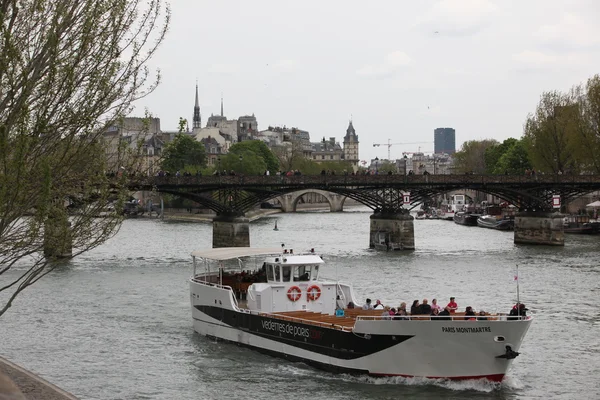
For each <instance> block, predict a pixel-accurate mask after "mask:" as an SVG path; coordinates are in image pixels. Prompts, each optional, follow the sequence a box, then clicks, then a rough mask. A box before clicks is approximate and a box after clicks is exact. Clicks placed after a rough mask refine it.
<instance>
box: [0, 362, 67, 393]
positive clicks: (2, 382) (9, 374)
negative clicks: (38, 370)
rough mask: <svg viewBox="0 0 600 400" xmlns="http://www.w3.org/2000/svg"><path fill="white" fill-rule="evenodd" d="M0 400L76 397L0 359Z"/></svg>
mask: <svg viewBox="0 0 600 400" xmlns="http://www.w3.org/2000/svg"><path fill="white" fill-rule="evenodd" d="M0 400H77V397H75V396H73V395H72V394H71V393H68V392H66V391H64V390H62V389H61V388H59V387H57V386H55V385H53V384H52V383H50V382H48V381H47V380H45V379H43V378H40V377H39V376H37V375H35V374H34V373H32V372H30V371H27V370H26V369H24V368H22V367H20V366H18V365H17V364H15V363H13V362H11V361H8V360H7V359H5V358H3V357H0Z"/></svg>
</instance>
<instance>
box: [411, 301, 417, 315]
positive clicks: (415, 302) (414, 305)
mask: <svg viewBox="0 0 600 400" xmlns="http://www.w3.org/2000/svg"><path fill="white" fill-rule="evenodd" d="M417 314H419V300H415V301H413V303H412V306H410V315H417Z"/></svg>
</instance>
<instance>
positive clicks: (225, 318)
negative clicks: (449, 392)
mask: <svg viewBox="0 0 600 400" xmlns="http://www.w3.org/2000/svg"><path fill="white" fill-rule="evenodd" d="M190 290H191V303H192V315H193V320H194V330H195V331H196V332H198V333H200V334H202V335H206V336H210V337H214V338H217V339H222V340H227V341H230V342H234V343H238V344H240V345H244V346H248V347H251V348H255V349H257V350H260V351H262V352H266V353H269V354H272V355H277V356H281V357H284V358H288V359H291V360H297V361H303V362H305V363H307V364H310V365H314V366H317V367H320V368H323V369H327V370H333V371H339V372H352V373H366V374H371V375H381V376H406V377H413V376H415V377H428V378H445V379H480V378H486V379H489V380H492V381H501V380H502V378H503V377H504V375H505V374H506V372H507V370H508V369H509V367H510V365H511V363H512V360H511V359H506V358H498V357H497V356H501V355H503V354H504V353H505V346H511V348H512V350H514V351H518V350H519V348H520V345H521V342H522V340H523V337H524V336H525V333H526V332H527V330H528V328H529V325H530V323H531V320H530V319H529V320H519V321H507V320H504V321H429V320H427V321H417V320H414V321H397V320H379V319H377V320H362V319H361V320H357V322H356V324H355V326H354V329H353V330H352V331H350V330H341V329H334V328H329V327H325V326H317V325H312V324H307V323H303V322H301V321H297V322H296V321H290V320H282V319H280V318H277V317H275V318H274V317H273V315H272V314H258V313H251V312H249V311H244V310H239V309H238V308H237V306H236V304H235V302H234V299H233V295H232V292H231V291H230V290H229V289H227V288H221V287H218V286H208V285H205V284H198V283H196V282H194V281H190ZM500 338H502V339H503V340H502V341H499V340H500Z"/></svg>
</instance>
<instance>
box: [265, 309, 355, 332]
mask: <svg viewBox="0 0 600 400" xmlns="http://www.w3.org/2000/svg"><path fill="white" fill-rule="evenodd" d="M260 314H262V315H269V316H274V317H276V318H278V319H282V320H284V321H290V322H300V323H303V324H308V325H316V326H323V327H325V328H334V329H340V330H342V331H347V332H351V331H352V329H354V327H348V326H343V325H339V324H334V323H332V322H323V321H315V320H313V319H308V318H301V317H292V316H290V315H285V314H277V313H269V314H265V313H260Z"/></svg>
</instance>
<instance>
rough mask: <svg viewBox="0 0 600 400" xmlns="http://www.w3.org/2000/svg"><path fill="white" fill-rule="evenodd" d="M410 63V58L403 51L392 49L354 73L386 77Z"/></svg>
mask: <svg viewBox="0 0 600 400" xmlns="http://www.w3.org/2000/svg"><path fill="white" fill-rule="evenodd" d="M411 63H412V58H410V56H409V55H408V54H406V53H404V52H403V51H393V52H391V53H389V54H388V55H387V56H386V57H385V59H384V60H383V61H382V62H381V63H378V64H368V65H365V66H364V67H362V68H360V69H359V70H358V71H356V73H357V74H358V75H361V76H366V77H373V78H386V77H389V76H392V75H394V74H395V73H396V72H397V71H399V70H400V69H401V68H404V67H406V66H408V65H410V64H411Z"/></svg>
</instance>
